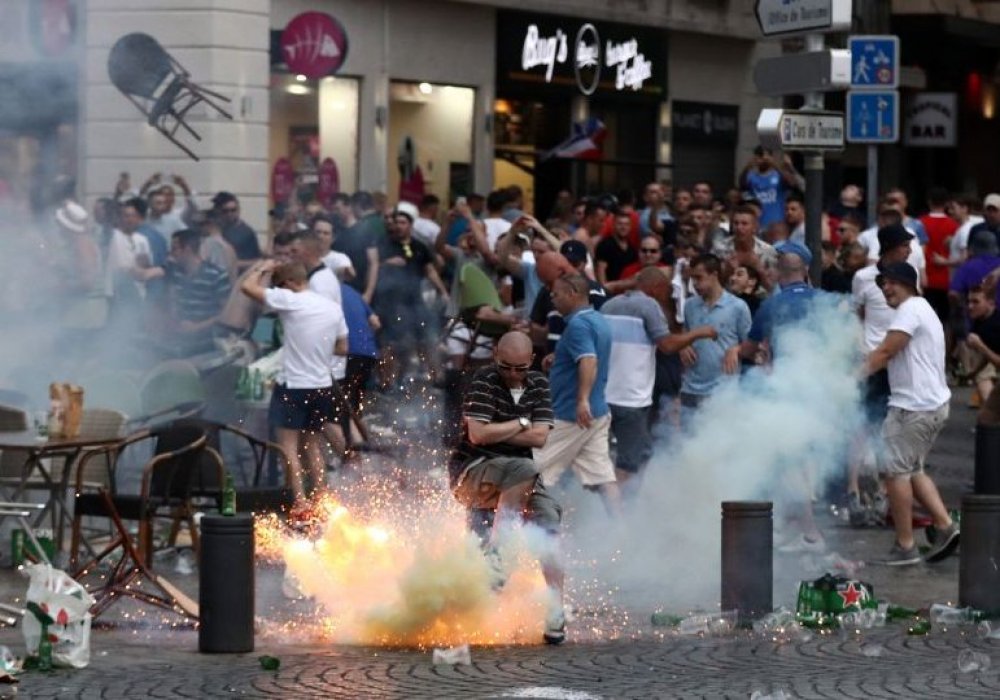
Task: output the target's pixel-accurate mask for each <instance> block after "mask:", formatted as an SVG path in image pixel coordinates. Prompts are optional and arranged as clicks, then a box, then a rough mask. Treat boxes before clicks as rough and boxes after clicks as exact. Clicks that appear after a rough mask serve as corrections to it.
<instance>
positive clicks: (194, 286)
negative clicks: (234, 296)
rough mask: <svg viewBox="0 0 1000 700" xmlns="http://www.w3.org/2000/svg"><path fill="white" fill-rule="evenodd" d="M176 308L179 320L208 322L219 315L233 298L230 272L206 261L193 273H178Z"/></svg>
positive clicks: (176, 280) (175, 281) (176, 278)
mask: <svg viewBox="0 0 1000 700" xmlns="http://www.w3.org/2000/svg"><path fill="white" fill-rule="evenodd" d="M173 282H174V283H175V285H176V308H177V319H178V320H179V321H194V322H199V321H205V320H207V319H210V318H213V317H215V316H218V315H219V313H220V312H221V311H222V307H223V306H224V305H225V303H226V300H227V299H229V291H230V287H231V284H230V281H229V273H227V272H226V271H225V270H223V269H222V268H220V267H216V266H215V265H213V264H212V263H210V262H208V261H207V260H206V261H203V262H202V263H201V266H200V267H199V268H198V269H197V270H196V271H195V273H194V274H192V275H184V274H181V275H177V276H176V277H175V278H174V279H173Z"/></svg>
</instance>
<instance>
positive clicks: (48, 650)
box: [38, 625, 52, 671]
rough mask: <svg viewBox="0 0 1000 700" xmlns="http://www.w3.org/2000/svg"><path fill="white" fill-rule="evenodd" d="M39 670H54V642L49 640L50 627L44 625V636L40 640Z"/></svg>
mask: <svg viewBox="0 0 1000 700" xmlns="http://www.w3.org/2000/svg"><path fill="white" fill-rule="evenodd" d="M38 670H39V671H51V670H52V640H50V639H49V626H48V625H42V636H41V638H40V639H39V640H38Z"/></svg>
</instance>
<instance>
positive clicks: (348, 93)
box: [270, 74, 360, 201]
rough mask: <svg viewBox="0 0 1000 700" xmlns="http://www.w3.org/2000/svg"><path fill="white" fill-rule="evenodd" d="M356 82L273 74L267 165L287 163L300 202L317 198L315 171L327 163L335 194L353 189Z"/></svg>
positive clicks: (352, 190)
mask: <svg viewBox="0 0 1000 700" xmlns="http://www.w3.org/2000/svg"><path fill="white" fill-rule="evenodd" d="M359 91H360V81H359V80H358V79H356V78H346V77H341V76H337V77H332V76H329V77H325V78H321V79H319V80H309V79H306V78H305V76H296V75H289V74H273V75H272V77H271V140H270V141H271V142H270V163H271V167H272V168H273V167H274V165H275V163H277V162H278V161H279V160H280V159H282V158H287V159H288V160H289V162H290V163H291V167H292V170H293V172H294V175H295V178H296V179H297V181H298V182H299V183H300V184H299V188H298V194H299V198H300V199H301V200H303V201H309V200H310V199H314V198H320V197H319V195H318V193H317V189H318V185H319V172H320V169H321V167H322V164H323V163H324V161H326V159H327V158H329V159H331V160H332V161H333V164H334V166H335V168H336V174H337V177H336V181H337V184H336V188H335V189H336V191H340V192H354V191H355V190H356V189H357V185H358V94H359Z"/></svg>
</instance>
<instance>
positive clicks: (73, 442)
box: [0, 430, 121, 552]
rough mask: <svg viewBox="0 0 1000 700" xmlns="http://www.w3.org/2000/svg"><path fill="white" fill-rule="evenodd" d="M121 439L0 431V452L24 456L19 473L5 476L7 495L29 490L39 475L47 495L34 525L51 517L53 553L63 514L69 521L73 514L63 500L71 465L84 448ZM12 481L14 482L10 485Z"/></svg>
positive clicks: (12, 497)
mask: <svg viewBox="0 0 1000 700" xmlns="http://www.w3.org/2000/svg"><path fill="white" fill-rule="evenodd" d="M120 441H121V438H120V437H112V436H108V435H101V436H88V435H79V436H77V437H72V438H69V437H46V436H44V435H39V434H38V433H37V432H36V431H33V430H24V431H18V432H0V452H5V453H6V452H14V453H18V454H23V455H24V462H23V464H22V467H21V473H20V475H19V476H8V477H6V478H5V479H4V480H5V481H6V482H7V484H8V485H14V487H15V488H14V491H13V492H12V493H10V494H9V496H8V500H10V501H19V500H20V499H21V497H22V496H23V495H24V492H25V491H27V490H28V485H29V482H31V480H32V479H33V478H35V477H36V476H37V477H41V482H42V484H43V485H44V488H45V489H46V490H47V491H48V493H49V496H48V499H47V500H46V502H45V508H44V509H43V510H41V511H40V512H39V514H38V515H37V516H36V518H35V521H34V523H33V525H34V527H36V528H37V527H38V526H39V525H40V524H41V523H42V522H43V521H44V519H45V516H46V514H49V515H50V516H51V518H52V536H53V539H54V542H55V546H56V552H61V551H62V543H63V532H62V530H63V527H62V524H63V522H64V520H63V516H65V518H66V519H67V520H68V519H71V518H72V515H73V514H72V512H71V510H70V507H69V504H68V503H67V501H66V492H67V491H68V489H69V478H70V474H71V473H72V471H73V466H74V465H75V464H76V463H77V460H78V459H79V457H80V455H82V454H83V453H84V452H86V451H87V450H90V449H93V448H96V447H104V446H106V445H113V444H115V443H116V442H120ZM52 460H61V462H62V467H63V468H62V471H61V473H60V472H59V471H57V470H56V469H55V468H54V467H55V464H54V462H52ZM46 461H50V464H48V465H46ZM15 481H16V484H13V482H15ZM36 483H37V482H36ZM0 518H2V516H0Z"/></svg>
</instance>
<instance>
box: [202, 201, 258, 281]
mask: <svg viewBox="0 0 1000 700" xmlns="http://www.w3.org/2000/svg"><path fill="white" fill-rule="evenodd" d="M212 205H213V206H214V207H215V213H216V217H217V221H218V222H219V225H220V226H221V227H222V237H223V238H225V239H226V242H228V243H229V245H231V246H232V247H233V250H235V251H236V258H237V262H236V267H237V269H238V270H240V271H241V272H242V271H243V270H245V269H247V268H248V267H250V266H251V265H253V264H254V263H255V262H256V261H257V260H259V259H260V257H261V253H260V242H259V241H258V240H257V234H256V232H255V231H254V230H253V229H252V228H250V226H248V225H247V223H246V222H245V221H243V219H241V218H240V200H238V199H237V198H236V195H234V194H233V193H232V192H219V193H218V194H217V195H215V196H214V197H212Z"/></svg>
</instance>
